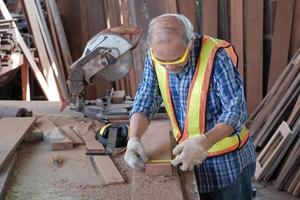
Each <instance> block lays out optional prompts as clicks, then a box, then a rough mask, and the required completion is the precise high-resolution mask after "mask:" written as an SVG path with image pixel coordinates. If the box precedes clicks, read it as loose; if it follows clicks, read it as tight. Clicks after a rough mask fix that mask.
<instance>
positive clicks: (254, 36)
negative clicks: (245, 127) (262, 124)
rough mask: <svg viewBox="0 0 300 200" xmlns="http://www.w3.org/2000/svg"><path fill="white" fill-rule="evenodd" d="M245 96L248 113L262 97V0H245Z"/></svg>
mask: <svg viewBox="0 0 300 200" xmlns="http://www.w3.org/2000/svg"><path fill="white" fill-rule="evenodd" d="M246 2H247V3H246V5H245V6H246V10H247V12H246V13H247V14H246V19H245V20H246V23H245V24H246V25H245V26H246V28H245V30H246V32H245V38H246V41H245V42H246V44H245V49H246V54H245V66H246V74H247V77H246V82H245V83H246V98H247V105H248V110H249V113H252V112H253V111H254V110H255V108H256V107H257V106H258V105H259V103H260V102H261V100H262V99H263V1H261V0H248V1H246Z"/></svg>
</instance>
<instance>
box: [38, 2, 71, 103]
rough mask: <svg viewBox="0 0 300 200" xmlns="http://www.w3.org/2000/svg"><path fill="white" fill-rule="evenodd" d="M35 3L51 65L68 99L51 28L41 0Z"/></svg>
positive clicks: (61, 66)
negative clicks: (49, 28)
mask: <svg viewBox="0 0 300 200" xmlns="http://www.w3.org/2000/svg"><path fill="white" fill-rule="evenodd" d="M35 2H36V4H35V3H32V7H33V10H34V12H35V15H36V18H37V21H38V24H39V27H40V31H41V33H42V36H43V40H44V43H45V47H46V50H47V52H48V55H49V60H50V62H51V67H52V69H53V71H54V75H55V78H56V80H57V82H58V86H59V89H60V92H61V95H62V96H63V97H64V98H65V99H68V96H69V95H68V89H67V84H66V76H65V73H64V70H63V65H60V64H59V62H58V59H57V57H56V54H55V51H54V47H53V45H52V42H51V38H50V35H49V30H48V27H47V24H46V20H45V18H44V14H43V11H42V8H41V5H40V3H41V2H40V1H39V0H35Z"/></svg>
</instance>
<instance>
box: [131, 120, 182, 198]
mask: <svg viewBox="0 0 300 200" xmlns="http://www.w3.org/2000/svg"><path fill="white" fill-rule="evenodd" d="M169 123H170V122H169V121H166V120H163V121H152V122H151V123H150V126H149V127H148V129H147V131H146V133H145V134H144V135H143V137H142V138H141V142H142V144H143V146H144V149H145V153H146V154H147V156H148V159H149V160H156V159H159V160H161V159H163V160H165V159H171V140H170V137H171V135H170V130H171V129H170V124H169ZM157 179H159V180H160V181H159V182H158V181H157ZM154 182H155V184H153V183H154ZM131 199H132V200H138V199H144V200H150V199H157V200H171V199H172V200H177V199H183V195H182V191H181V187H180V183H179V178H178V175H177V174H176V173H174V174H173V176H159V177H156V176H147V175H146V174H145V173H144V172H143V171H137V170H133V174H132V193H131Z"/></svg>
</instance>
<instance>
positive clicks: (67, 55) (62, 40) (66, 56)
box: [46, 0, 73, 66]
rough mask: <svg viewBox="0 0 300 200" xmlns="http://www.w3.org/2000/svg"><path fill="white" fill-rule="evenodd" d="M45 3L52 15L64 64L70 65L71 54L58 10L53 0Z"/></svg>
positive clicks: (47, 0)
mask: <svg viewBox="0 0 300 200" xmlns="http://www.w3.org/2000/svg"><path fill="white" fill-rule="evenodd" d="M46 3H47V4H49V8H50V12H51V16H52V17H53V21H54V25H55V28H56V34H57V36H58V41H59V45H60V48H61V52H62V55H63V60H64V62H65V65H66V66H70V65H71V64H72V63H73V61H72V56H71V52H70V48H69V44H68V41H67V38H66V34H65V30H64V27H63V25H62V22H61V19H60V16H59V10H58V8H57V4H56V1H55V0H46Z"/></svg>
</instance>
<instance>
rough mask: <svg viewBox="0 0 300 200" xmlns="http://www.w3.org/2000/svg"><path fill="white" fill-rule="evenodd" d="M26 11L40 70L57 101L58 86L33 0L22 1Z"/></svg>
mask: <svg viewBox="0 0 300 200" xmlns="http://www.w3.org/2000/svg"><path fill="white" fill-rule="evenodd" d="M23 4H24V7H25V10H26V13H27V15H26V16H27V19H28V23H29V24H30V28H31V32H32V34H33V39H34V44H35V47H36V49H37V52H38V55H39V58H40V59H39V60H40V63H41V67H42V71H43V74H44V77H45V78H46V80H47V83H48V85H49V87H50V89H51V90H52V91H53V94H54V95H55V99H56V100H57V101H59V100H60V99H59V91H58V86H57V83H56V80H55V77H54V72H53V69H52V68H51V64H50V60H49V57H48V55H47V51H46V47H45V44H44V41H43V37H42V33H41V31H40V27H39V24H38V20H37V17H38V16H37V15H36V14H37V12H36V8H35V2H34V0H27V1H23Z"/></svg>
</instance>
